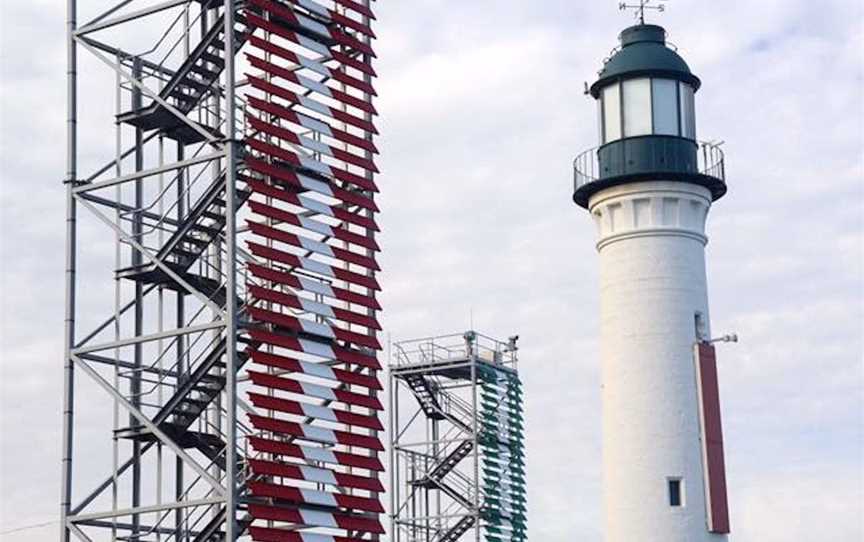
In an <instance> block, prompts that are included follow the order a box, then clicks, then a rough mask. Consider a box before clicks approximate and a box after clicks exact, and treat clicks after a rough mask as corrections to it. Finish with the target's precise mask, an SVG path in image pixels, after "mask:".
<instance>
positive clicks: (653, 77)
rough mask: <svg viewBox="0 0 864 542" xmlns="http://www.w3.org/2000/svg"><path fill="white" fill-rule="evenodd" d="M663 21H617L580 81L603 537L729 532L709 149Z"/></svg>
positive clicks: (714, 164) (674, 541) (579, 180)
mask: <svg viewBox="0 0 864 542" xmlns="http://www.w3.org/2000/svg"><path fill="white" fill-rule="evenodd" d="M665 36H666V32H665V30H664V29H663V28H661V27H660V26H656V25H649V24H644V21H643V22H641V23H640V24H637V25H636V26H632V27H630V28H627V29H625V30H624V31H623V32H622V33H621V36H620V40H621V44H620V47H619V48H618V49H617V51H616V52H615V53H614V54H613V56H612V57H611V58H610V59H608V60H607V61H606V63H605V65H604V67H603V69H602V71H601V72H600V74H599V79H598V80H597V81H596V82H595V83H594V84H593V85H592V86H591V87H590V91H589V92H590V95H591V96H592V97H593V98H594V99H596V100H597V103H598V105H599V108H598V114H599V116H600V146H599V147H597V148H595V149H591V150H589V151H586V152H585V153H583V154H582V155H580V156H579V157H578V158H577V159H576V162H575V192H574V195H573V199H574V201H575V202H576V203H577V204H578V205H579V206H581V207H583V208H585V209H587V210H588V211H589V212H590V213H591V217H592V218H593V220H594V222H595V224H596V227H597V231H598V240H597V251H598V253H599V255H600V288H601V297H600V299H601V309H600V311H601V343H602V346H601V352H602V387H603V390H602V398H603V489H604V508H605V516H606V521H605V533H606V540H607V542H720V541H725V540H726V539H727V534H728V532H729V520H728V510H727V503H726V484H725V472H724V470H725V467H724V465H723V442H722V434H721V430H720V411H719V399H718V392H717V379H716V365H715V361H714V349H713V346H711V341H710V336H711V335H710V324H709V312H708V291H707V284H706V276H705V275H706V273H705V245H706V244H707V242H708V238H707V236H706V231H705V222H706V218H707V216H708V211H709V210H710V208H711V205H712V203H713V202H714V201H716V200H717V199H719V198H720V197H722V196H723V195H724V194H725V192H726V184H725V175H724V170H723V156H722V153H721V152H720V150H719V149H718V148H717V147H716V146H713V145H710V144H705V143H699V142H698V141H697V139H696V128H695V126H696V122H695V108H694V96H695V94H696V92H697V91H698V89H699V86H700V81H699V79H698V78H697V77H696V76H695V75H693V73H691V71H690V69H689V68H688V66H687V64H686V62H684V60H683V59H682V58H681V57H680V56H679V55H678V54H677V53H676V52H675V51H673V50H672V49H671V48H669V47H668V46H667V44H666V40H665Z"/></svg>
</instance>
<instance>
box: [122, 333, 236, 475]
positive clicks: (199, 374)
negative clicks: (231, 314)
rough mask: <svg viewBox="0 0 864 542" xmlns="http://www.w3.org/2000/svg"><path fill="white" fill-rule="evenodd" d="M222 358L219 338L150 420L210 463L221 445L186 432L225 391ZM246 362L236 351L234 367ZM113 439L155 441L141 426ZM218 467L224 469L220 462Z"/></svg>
mask: <svg viewBox="0 0 864 542" xmlns="http://www.w3.org/2000/svg"><path fill="white" fill-rule="evenodd" d="M224 355H225V339H224V337H223V338H222V339H220V340H219V341H218V342H217V344H216V345H215V346H214V347H213V348H212V350H211V351H210V352H209V354H207V356H206V357H205V358H204V359H203V360H202V361H201V362H200V363H198V365H197V366H196V367H195V369H194V370H193V371H192V372H191V373H190V374H188V375H186V376H183V377H178V386H177V389H176V391H175V392H174V394H173V395H172V396H171V397H170V398H169V399H168V400H167V401H166V402H165V404H164V405H163V406H162V408H161V409H160V410H159V412H157V413H156V415H155V416H154V417H153V418H152V420H151V421H152V422H153V424H154V425H156V426H157V427H159V429H160V430H162V431H164V432H165V433H166V434H167V435H168V436H170V437H171V438H172V440H174V441H175V442H177V444H178V445H180V446H181V447H183V448H196V449H198V450H200V451H201V452H202V453H204V455H206V456H208V458H209V459H211V460H213V459H214V457H215V456H214V455H213V452H212V450H213V449H214V448H224V446H225V443H224V442H222V441H221V439H220V438H219V437H217V436H216V435H212V434H208V433H198V432H195V431H190V427H191V426H192V424H193V423H194V422H195V421H196V420H197V419H199V418H200V417H201V415H202V414H203V413H204V412H205V411H206V410H207V407H209V406H210V405H211V404H212V403H213V401H214V400H215V399H216V398H217V397H218V396H219V394H220V393H222V390H223V389H224V388H225V376H224V370H225V363H224V361H223V356H224ZM248 359H249V354H248V353H247V352H245V351H239V352H237V360H238V366H237V368H238V369H239V368H240V367H242V366H243V364H245V363H246V361H247V360H248ZM117 436H118V437H120V438H128V439H131V440H138V441H152V440H156V436H155V435H154V434H153V433H152V432H151V431H150V430H149V429H147V428H146V427H144V426H143V425H137V426H133V427H129V428H126V429H120V430H118V431H117ZM214 438H215V439H219V442H215V441H214ZM222 466H223V467H224V461H222Z"/></svg>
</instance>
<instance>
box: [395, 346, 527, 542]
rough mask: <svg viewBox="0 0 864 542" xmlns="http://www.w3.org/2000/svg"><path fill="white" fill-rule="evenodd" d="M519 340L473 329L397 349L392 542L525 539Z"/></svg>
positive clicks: (499, 541)
mask: <svg viewBox="0 0 864 542" xmlns="http://www.w3.org/2000/svg"><path fill="white" fill-rule="evenodd" d="M516 340H517V337H512V338H511V339H510V340H509V341H508V342H501V341H498V340H495V339H492V338H489V337H486V336H484V335H481V334H479V333H476V332H474V331H468V332H466V333H464V334H461V335H444V336H439V337H431V338H424V339H416V340H409V341H402V342H398V343H395V344H394V345H393V353H394V355H393V359H392V362H391V365H390V377H389V383H390V386H389V390H390V400H389V402H390V404H389V420H390V425H389V428H390V467H389V469H390V487H391V494H390V506H391V522H390V526H391V527H390V532H391V540H392V541H393V542H456V541H458V540H475V541H477V542H479V541H480V540H484V541H488V542H505V541H514V542H515V541H524V540H526V508H525V470H524V465H525V461H524V444H523V422H522V391H521V382H520V380H519V375H518V372H517V371H516V365H517V361H518V359H517V348H516Z"/></svg>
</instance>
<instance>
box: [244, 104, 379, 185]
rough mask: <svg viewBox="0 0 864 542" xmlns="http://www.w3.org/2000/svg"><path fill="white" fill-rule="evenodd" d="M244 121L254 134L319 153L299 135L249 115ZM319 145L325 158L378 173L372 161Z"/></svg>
mask: <svg viewBox="0 0 864 542" xmlns="http://www.w3.org/2000/svg"><path fill="white" fill-rule="evenodd" d="M246 120H247V121H248V123H249V125H250V126H251V127H252V130H254V131H256V132H263V133H265V134H268V135H271V136H273V137H277V138H279V139H281V140H282V141H285V142H288V143H292V144H294V145H300V146H301V147H304V148H307V149H309V150H312V151H319V149H318V148H310V146H308V142H307V141H304V140H303V139H302V138H301V137H300V135H299V134H297V133H296V132H294V131H292V130H288V129H286V128H281V127H279V126H276V125H274V124H270V123H269V122H265V121H263V120H261V119H259V118H257V117H254V116H250V115H247V116H246ZM321 145H322V146H323V147H326V151H324V150H320V151H319V152H322V153H324V154H325V155H326V156H330V157H331V158H335V159H337V160H341V161H343V162H345V163H346V164H351V165H353V166H357V167H361V168H363V169H365V170H367V171H371V172H372V173H378V166H376V165H375V162H374V161H372V160H368V159H366V158H363V157H361V156H357V155H356V154H353V153H350V152H348V151H345V150H342V149H339V148H337V147H333V146H331V145H327V144H326V143H321Z"/></svg>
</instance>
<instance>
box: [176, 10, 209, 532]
mask: <svg viewBox="0 0 864 542" xmlns="http://www.w3.org/2000/svg"><path fill="white" fill-rule="evenodd" d="M202 9H203V8H202ZM201 17H202V19H203V18H204V17H205V15H204V14H202V16H201ZM189 25H190V21H189V5H188V4H187V5H186V6H184V7H183V57H184V58H188V57H189V52H190V50H191V47H190V41H189ZM185 155H186V153H185V147H184V146H183V143H182V142H181V141H179V140H178V141H177V161H178V162H181V161H183V158H184V157H185ZM186 184H187V182H186V169H185V168H183V169H179V170H177V224H178V227H180V226H179V225H181V224H182V223H183V220H184V219H185V218H186V205H185V201H186V200H185V198H186ZM183 296H184V294H183V293H182V292H177V307H176V315H175V318H176V325H177V327H178V328H181V327H183V326H185V325H186V303H185V300H184V297H183ZM185 356H186V340H185V337H184V336H183V335H178V336H177V387H178V388H179V387H180V386H181V385H182V384H183V382H184V381H185V377H184V371H185V370H186V369H185V363H184V358H185ZM183 492H184V489H183V460H182V459H180V457H177V458H176V459H175V460H174V498H175V500H176V501H180V500H181V499H182V497H183ZM184 514H185V511H184V509H183V508H178V509H177V510H176V511H175V512H174V540H175V541H176V542H183V541H184V540H185V539H186V537H185V536H184V535H183V530H182V529H183V516H184Z"/></svg>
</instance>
